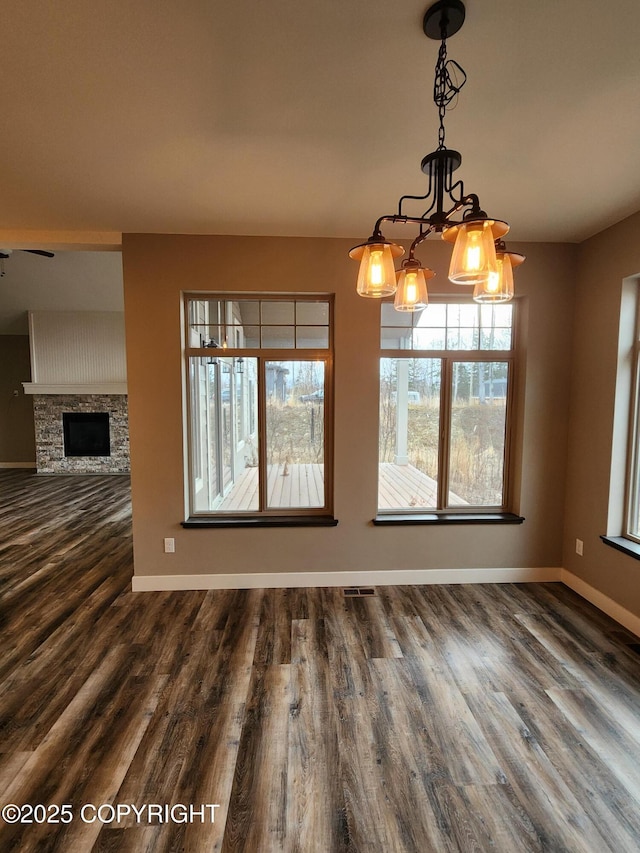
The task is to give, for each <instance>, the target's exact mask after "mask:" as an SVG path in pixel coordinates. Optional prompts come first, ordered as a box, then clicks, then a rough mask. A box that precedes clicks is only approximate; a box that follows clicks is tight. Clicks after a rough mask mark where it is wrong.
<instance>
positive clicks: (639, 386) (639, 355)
mask: <svg viewBox="0 0 640 853" xmlns="http://www.w3.org/2000/svg"><path fill="white" fill-rule="evenodd" d="M636 288H637V285H636V287H634V296H635V295H636ZM637 301H640V300H637ZM635 308H636V311H635V326H634V333H633V346H632V363H633V368H632V375H631V388H632V390H631V401H632V402H631V433H630V435H629V451H628V460H627V506H626V513H625V515H626V524H625V530H624V536H625V537H626V538H627V539H631V540H633V541H634V542H638V543H640V312H639V311H638V306H637V304H636V306H635ZM627 343H628V341H627Z"/></svg>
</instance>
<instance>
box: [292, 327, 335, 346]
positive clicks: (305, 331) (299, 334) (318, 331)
mask: <svg viewBox="0 0 640 853" xmlns="http://www.w3.org/2000/svg"><path fill="white" fill-rule="evenodd" d="M328 346H329V327H328V326H296V347H297V349H327V347H328Z"/></svg>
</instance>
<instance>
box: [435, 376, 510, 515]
mask: <svg viewBox="0 0 640 853" xmlns="http://www.w3.org/2000/svg"><path fill="white" fill-rule="evenodd" d="M452 368H453V372H452V379H451V383H452V384H451V431H450V436H449V440H450V447H449V495H448V505H449V506H459V505H462V504H472V505H474V506H498V507H501V506H502V504H503V475H504V452H505V425H506V412H507V407H506V402H507V399H506V397H507V379H508V370H509V365H508V362H506V361H489V362H486V361H469V362H460V361H457V362H454V363H453V365H452Z"/></svg>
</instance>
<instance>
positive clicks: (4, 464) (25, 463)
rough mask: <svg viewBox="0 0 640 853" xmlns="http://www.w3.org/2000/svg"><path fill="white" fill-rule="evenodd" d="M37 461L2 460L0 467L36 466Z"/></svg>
mask: <svg viewBox="0 0 640 853" xmlns="http://www.w3.org/2000/svg"><path fill="white" fill-rule="evenodd" d="M35 467H36V463H35V462H0V468H35Z"/></svg>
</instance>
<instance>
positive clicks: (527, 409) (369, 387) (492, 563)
mask: <svg viewBox="0 0 640 853" xmlns="http://www.w3.org/2000/svg"><path fill="white" fill-rule="evenodd" d="M355 242H358V241H357V240H353V241H351V240H343V239H320V238H317V239H312V238H309V239H307V238H290V239H286V238H258V237H254V238H245V237H197V236H167V235H126V236H125V238H124V241H123V264H124V283H125V321H126V336H127V371H128V377H129V418H130V434H131V467H132V494H133V524H134V560H135V572H136V574H137V575H161V574H172V575H173V574H197V573H205V574H207V573H224V574H226V573H240V572H242V573H244V572H276V571H278V572H299V571H336V570H342V571H345V570H367V569H370V570H389V569H438V568H464V567H470V568H474V567H547V566H560V565H561V555H562V513H563V495H564V474H565V460H566V443H567V423H568V406H567V401H568V396H569V381H570V364H569V362H570V353H571V329H572V318H573V285H574V272H575V255H576V249H575V247H572V246H562V245H546V244H532V245H525V244H521V245H519V246H517V245H515V244H514V246H513V248H514V249H516V248H517V249H519V250H520V251H524V252H525V254H527V255H528V259H527V262H526V264H525V265H524V266H523V267H522V268H521V269H520V270H518V272H517V279H516V289H517V292H518V294H519V295H520V297H521V301H522V307H523V313H524V320H525V335H524V336H523V347H524V350H525V361H523V363H522V373H523V374H524V377H523V378H524V380H525V382H524V384H523V383H521V386H520V387H521V391H524V393H523V394H522V395H521V398H520V402H519V408H520V423H519V431H518V435H517V441H516V443H515V447H514V453H515V456H516V458H517V460H518V462H519V464H518V470H519V476H518V490H517V500H516V502H515V508H516V510H518V511H519V512H521V513H522V514H523V515H524V516H525V517H526V521H525V523H524V524H522V525H517V526H511V525H500V526H493V525H464V526H456V527H455V528H452V527H447V526H437V527H434V526H412V527H386V528H379V527H378V528H374V527H373V526H372V525H371V519H372V517H373V516H374V515H375V511H376V494H377V492H376V489H377V481H376V480H377V418H378V357H379V352H378V342H379V330H378V323H379V304H378V303H377V302H376V301H375V300H365V299H361V298H360V297H358V296H357V295H356V293H355V278H356V273H357V265H356V264H355V263H354V262H353V261H351V260H350V259H349V258H348V257H347V250H348V249H349V248H350V247H351V246H352V245H353V244H354V243H355ZM422 256H423V258H424V260H425V262H426V263H429V264H430V265H431V266H433V267H434V268H435V269H436V272H437V273H438V277H437V278H436V279H435V282H434V283H433V287H432V290H433V291H434V292H445V291H447V290H448V292H455V293H456V294H459V293H460V292H461V291H460V288H456V287H455V286H453V285H448V283H447V281H446V264H447V263H448V258H449V256H450V248H449V247H448V246H446V245H445V244H443V243H442V242H440V241H436V242H431V241H429V242H428V243H427V244H426V245H425V246H423V247H422ZM427 258H428V260H427ZM182 290H196V291H198V290H200V291H215V290H223V291H238V292H242V291H266V292H269V291H274V292H296V291H298V292H319V293H326V292H335V294H336V302H335V305H336V330H335V332H336V333H335V342H336V349H335V412H336V416H335V515H336V517H337V518H338V520H339V525H338V526H337V527H336V528H321V529H310V528H302V529H286V530H284V531H283V530H278V529H275V530H274V529H256V530H246V529H231V530H227V529H224V530H211V529H206V530H184V529H183V528H182V527H181V526H180V522H181V521H182V520H183V519H184V517H185V501H184V492H185V487H184V474H183V429H182V409H183V387H182V362H181V329H180V303H181V298H180V294H181V291H182ZM167 536H172V537H175V539H176V553H175V554H164V553H163V551H162V540H163V537H167Z"/></svg>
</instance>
